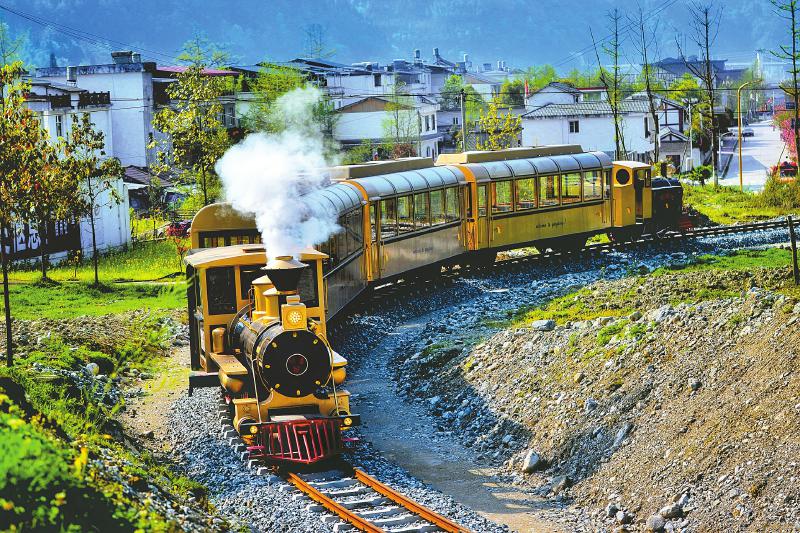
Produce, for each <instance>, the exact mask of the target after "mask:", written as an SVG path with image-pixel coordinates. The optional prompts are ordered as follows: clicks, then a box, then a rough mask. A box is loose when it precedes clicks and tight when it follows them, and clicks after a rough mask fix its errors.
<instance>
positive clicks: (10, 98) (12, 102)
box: [0, 62, 50, 366]
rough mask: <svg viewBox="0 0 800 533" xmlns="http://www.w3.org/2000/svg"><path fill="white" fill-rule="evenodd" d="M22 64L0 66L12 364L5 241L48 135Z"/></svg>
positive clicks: (0, 188) (2, 218) (1, 219)
mask: <svg viewBox="0 0 800 533" xmlns="http://www.w3.org/2000/svg"><path fill="white" fill-rule="evenodd" d="M22 73H23V69H22V63H21V62H15V63H13V64H11V65H3V66H2V67H0V263H1V264H2V271H3V305H4V308H5V325H6V361H7V363H8V366H11V365H12V364H13V361H14V355H13V354H14V348H13V338H12V333H11V302H10V298H9V288H8V268H9V261H10V258H9V253H10V251H11V249H12V247H11V245H12V243H10V242H9V241H8V239H9V237H11V235H12V232H13V229H14V227H15V226H16V224H17V223H18V222H25V221H26V220H25V217H26V215H27V214H28V211H29V207H30V198H29V194H30V191H31V190H33V188H34V186H35V183H36V180H37V179H38V177H39V174H40V172H41V170H42V168H43V167H44V165H45V161H46V160H47V156H46V154H47V150H49V149H50V148H49V145H48V143H47V132H46V131H44V129H42V127H41V125H40V124H39V120H38V119H37V117H36V115H35V113H34V112H33V111H31V110H30V108H28V106H27V105H26V104H25V94H26V93H27V91H28V90H29V87H28V84H26V83H24V82H23V81H22V80H21V76H22Z"/></svg>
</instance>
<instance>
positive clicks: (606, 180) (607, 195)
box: [603, 170, 611, 198]
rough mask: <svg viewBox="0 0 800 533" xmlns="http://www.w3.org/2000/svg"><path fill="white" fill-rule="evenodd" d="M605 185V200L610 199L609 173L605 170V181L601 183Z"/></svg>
mask: <svg viewBox="0 0 800 533" xmlns="http://www.w3.org/2000/svg"><path fill="white" fill-rule="evenodd" d="M603 183H605V194H606V198H611V171H610V170H606V179H605V180H604V181H603Z"/></svg>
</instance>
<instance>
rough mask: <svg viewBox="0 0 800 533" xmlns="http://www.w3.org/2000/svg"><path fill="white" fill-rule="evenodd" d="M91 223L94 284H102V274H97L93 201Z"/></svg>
mask: <svg viewBox="0 0 800 533" xmlns="http://www.w3.org/2000/svg"><path fill="white" fill-rule="evenodd" d="M89 225H90V226H91V228H92V263H93V264H94V286H95V287H98V286H99V285H100V276H99V275H98V274H97V235H96V233H95V228H94V203H92V210H91V213H90V214H89Z"/></svg>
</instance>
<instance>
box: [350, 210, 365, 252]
mask: <svg viewBox="0 0 800 533" xmlns="http://www.w3.org/2000/svg"><path fill="white" fill-rule="evenodd" d="M362 222H363V221H362V219H361V209H356V210H355V211H350V213H349V214H348V215H347V234H348V235H349V238H348V239H347V255H350V254H354V253H356V252H358V251H360V250H361V249H362V247H363V243H362V241H363V240H364V235H363V234H364V232H363V230H362V227H361V223H362Z"/></svg>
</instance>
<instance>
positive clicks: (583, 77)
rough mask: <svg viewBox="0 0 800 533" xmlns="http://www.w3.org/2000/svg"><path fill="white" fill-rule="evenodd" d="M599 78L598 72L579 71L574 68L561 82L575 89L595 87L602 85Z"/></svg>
mask: <svg viewBox="0 0 800 533" xmlns="http://www.w3.org/2000/svg"><path fill="white" fill-rule="evenodd" d="M600 77H601V71H600V70H585V71H581V70H578V69H577V68H574V69H572V70H571V71H570V72H569V74H567V76H566V77H565V78H562V79H561V80H562V81H567V82H570V83H572V85H574V86H575V87H597V86H599V85H602V81H601V79H600Z"/></svg>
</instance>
